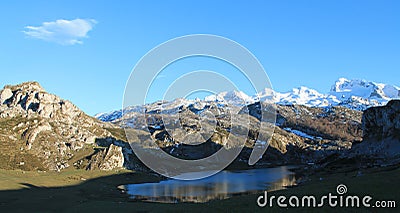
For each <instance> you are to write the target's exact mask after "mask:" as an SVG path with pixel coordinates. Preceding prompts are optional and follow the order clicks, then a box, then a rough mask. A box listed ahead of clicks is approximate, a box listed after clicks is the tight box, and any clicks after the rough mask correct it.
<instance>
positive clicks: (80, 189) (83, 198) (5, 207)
mask: <svg viewBox="0 0 400 213" xmlns="http://www.w3.org/2000/svg"><path fill="white" fill-rule="evenodd" d="M399 175H400V170H399V169H398V168H397V169H396V168H394V169H392V170H389V171H379V172H372V173H365V174H364V175H362V176H359V177H356V176H355V175H353V174H351V175H349V174H333V173H332V174H326V176H323V177H322V178H321V177H319V176H315V177H311V178H312V180H311V181H310V182H309V183H307V184H305V185H302V186H298V187H294V188H290V189H286V190H281V191H276V192H271V196H272V195H275V196H280V195H285V196H288V197H289V196H291V195H298V196H301V195H315V196H316V197H319V196H322V195H325V194H327V193H335V190H336V186H337V185H338V184H345V185H346V186H347V187H348V190H349V192H348V193H349V194H353V195H365V194H369V195H372V196H373V198H374V199H381V200H395V201H396V204H397V205H399V203H400V193H399V191H398V189H399V188H400V183H399V181H398V177H399ZM159 180H160V178H159V177H157V176H153V175H149V174H145V173H123V174H114V175H110V176H104V177H99V178H94V179H90V180H87V181H85V182H83V183H81V184H77V185H72V186H63V187H38V186H35V185H32V184H30V183H27V182H29V181H28V180H27V182H25V183H21V184H22V185H23V186H25V187H27V188H24V189H19V190H4V191H0V212H188V211H189V212H191V213H192V212H266V211H267V212H271V211H272V212H282V211H283V210H284V211H287V210H289V211H293V212H349V211H351V212H379V211H377V210H384V211H385V212H387V211H388V210H391V211H393V212H398V208H395V209H362V208H361V209H360V208H351V209H348V208H330V207H324V208H289V209H287V208H279V207H276V206H275V207H273V208H270V207H264V208H260V207H258V206H257V204H256V201H257V198H258V196H259V194H255V195H244V196H236V197H232V198H230V199H226V200H214V201H210V202H207V203H198V204H196V203H178V204H163V203H146V202H140V201H132V200H130V199H129V198H128V197H127V195H126V194H124V193H122V192H121V191H119V190H118V189H117V186H119V185H123V184H129V183H142V182H156V181H159ZM372 210H373V211H372Z"/></svg>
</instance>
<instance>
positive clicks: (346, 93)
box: [96, 78, 400, 121]
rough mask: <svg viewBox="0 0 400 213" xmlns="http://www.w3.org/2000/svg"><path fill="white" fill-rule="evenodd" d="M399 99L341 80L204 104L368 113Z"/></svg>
mask: <svg viewBox="0 0 400 213" xmlns="http://www.w3.org/2000/svg"><path fill="white" fill-rule="evenodd" d="M399 98H400V88H399V87H397V86H393V85H388V84H382V83H375V82H371V81H366V80H349V79H346V78H339V79H338V80H337V81H336V82H335V83H334V85H333V86H332V87H331V90H330V91H329V92H328V93H327V94H323V93H320V92H318V91H316V90H314V89H310V88H307V87H305V86H301V87H298V88H294V89H292V90H291V91H288V92H283V93H280V92H276V91H273V90H271V89H269V88H266V89H264V90H263V91H260V92H259V93H258V94H255V95H253V96H250V95H247V94H245V93H244V92H242V91H227V92H221V93H218V94H216V95H210V96H207V97H205V98H204V100H203V101H205V102H219V103H228V104H231V105H235V106H243V105H245V104H251V103H254V102H257V101H262V102H270V103H276V104H280V105H305V106H309V107H330V106H343V107H347V108H350V109H354V110H365V109H367V108H369V107H373V106H382V105H385V104H386V103H387V102H388V101H389V100H391V99H399ZM177 100H179V101H177ZM198 101H199V100H197V101H193V100H186V101H182V99H176V100H174V101H172V102H169V103H170V104H168V102H166V103H164V104H163V105H164V106H168V105H171V104H172V105H173V106H175V107H176V105H177V103H179V104H180V105H186V106H188V105H190V104H193V103H195V102H198ZM149 106H151V105H149ZM149 106H148V107H149ZM143 109H144V108H143V106H136V107H128V108H127V109H125V110H124V113H126V112H132V111H135V110H139V111H140V110H143ZM121 116H122V110H118V111H114V112H110V113H101V114H98V115H96V117H97V118H99V119H100V120H103V121H112V120H115V119H118V118H120V117H121Z"/></svg>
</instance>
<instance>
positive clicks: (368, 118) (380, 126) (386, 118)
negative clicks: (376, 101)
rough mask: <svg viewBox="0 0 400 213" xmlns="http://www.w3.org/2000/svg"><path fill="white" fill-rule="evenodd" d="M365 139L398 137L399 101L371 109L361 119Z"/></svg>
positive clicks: (399, 125)
mask: <svg viewBox="0 0 400 213" xmlns="http://www.w3.org/2000/svg"><path fill="white" fill-rule="evenodd" d="M362 124H363V129H364V138H365V139H374V138H381V139H382V138H388V137H397V138H399V137H400V100H392V101H390V102H389V103H388V104H387V105H386V106H382V107H372V108H369V109H367V110H365V111H364V114H363V117H362Z"/></svg>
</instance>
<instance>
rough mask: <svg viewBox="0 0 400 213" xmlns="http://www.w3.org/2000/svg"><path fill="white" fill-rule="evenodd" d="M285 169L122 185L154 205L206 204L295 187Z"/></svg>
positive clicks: (245, 171) (257, 170) (228, 172)
mask: <svg viewBox="0 0 400 213" xmlns="http://www.w3.org/2000/svg"><path fill="white" fill-rule="evenodd" d="M288 169H289V168H288V167H286V166H282V167H277V168H267V169H251V170H240V171H222V172H220V173H218V174H216V175H213V176H211V177H208V178H204V179H200V180H191V181H183V180H175V179H168V180H164V181H161V182H159V183H141V184H128V185H125V186H123V188H124V189H125V190H126V191H127V193H128V194H129V195H131V198H133V199H138V200H144V201H152V202H167V203H176V202H207V201H209V200H215V199H226V198H229V197H232V196H233V195H239V194H252V193H258V192H261V191H264V190H268V191H273V190H278V189H282V188H284V187H285V186H292V185H295V177H294V174H293V173H292V172H290V171H289V170H288Z"/></svg>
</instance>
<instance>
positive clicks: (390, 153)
mask: <svg viewBox="0 0 400 213" xmlns="http://www.w3.org/2000/svg"><path fill="white" fill-rule="evenodd" d="M362 125H363V130H364V132H363V141H362V143H360V144H356V145H355V146H354V148H353V149H352V150H351V155H350V156H353V157H356V158H358V159H359V160H362V161H365V162H368V164H369V165H380V166H382V165H391V164H398V163H400V100H392V101H390V102H389V103H388V104H387V105H386V106H382V107H372V108H369V109H367V110H365V111H364V114H363V117H362Z"/></svg>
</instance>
